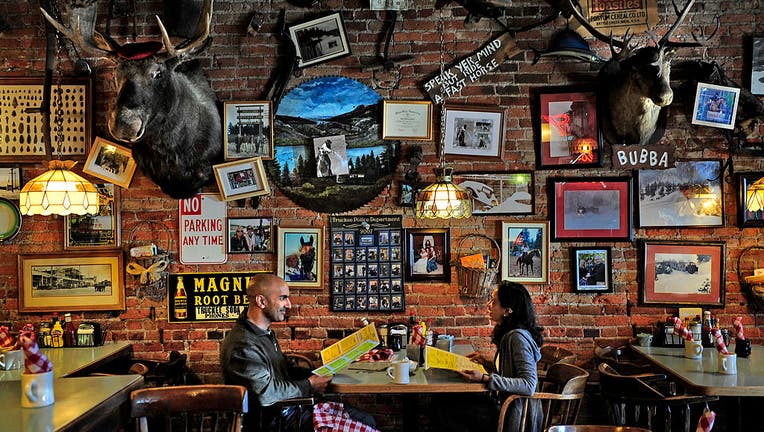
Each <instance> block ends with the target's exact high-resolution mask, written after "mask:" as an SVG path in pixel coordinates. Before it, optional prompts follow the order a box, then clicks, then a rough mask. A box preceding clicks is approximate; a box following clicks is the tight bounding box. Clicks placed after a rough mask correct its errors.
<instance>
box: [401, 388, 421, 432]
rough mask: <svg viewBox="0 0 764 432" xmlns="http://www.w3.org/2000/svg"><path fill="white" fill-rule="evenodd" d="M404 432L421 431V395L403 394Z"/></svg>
mask: <svg viewBox="0 0 764 432" xmlns="http://www.w3.org/2000/svg"><path fill="white" fill-rule="evenodd" d="M403 430H404V432H417V431H418V430H419V395H418V394H415V393H404V394H403Z"/></svg>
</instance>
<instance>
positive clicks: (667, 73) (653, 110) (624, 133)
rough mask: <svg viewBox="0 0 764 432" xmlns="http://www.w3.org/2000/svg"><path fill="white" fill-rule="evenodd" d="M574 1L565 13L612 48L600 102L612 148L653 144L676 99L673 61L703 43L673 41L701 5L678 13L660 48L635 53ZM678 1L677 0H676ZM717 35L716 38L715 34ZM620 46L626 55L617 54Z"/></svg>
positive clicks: (601, 74) (657, 44)
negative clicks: (681, 49) (680, 52)
mask: <svg viewBox="0 0 764 432" xmlns="http://www.w3.org/2000/svg"><path fill="white" fill-rule="evenodd" d="M573 1H574V0H567V3H568V5H567V6H568V7H566V8H565V11H564V12H565V13H568V12H569V13H570V14H571V15H573V16H574V17H575V18H576V19H577V20H578V21H579V22H580V23H581V25H583V26H584V28H586V29H587V30H588V31H589V33H591V34H592V35H593V36H594V37H596V38H597V39H599V40H602V41H604V42H607V43H608V44H609V46H610V52H611V54H612V57H611V59H610V60H609V61H608V62H607V63H605V64H604V65H603V66H602V68H601V69H600V72H599V88H600V92H599V93H600V96H599V100H600V103H601V107H602V109H601V110H600V111H601V112H602V113H603V114H602V117H603V120H604V121H603V125H602V126H603V134H604V135H605V138H606V139H607V140H608V141H609V142H610V143H611V144H642V145H646V144H653V143H655V142H657V141H658V140H659V139H660V138H661V136H662V135H663V125H665V110H664V108H665V107H667V106H669V105H670V104H671V102H672V101H673V99H674V94H673V92H672V90H671V86H670V82H669V80H670V79H671V59H672V58H673V57H674V53H675V52H676V49H677V48H679V47H698V46H701V44H700V43H699V42H697V41H696V42H676V41H671V40H670V38H671V37H672V36H673V35H674V32H675V31H676V29H677V28H678V27H679V25H680V24H681V23H682V21H684V19H685V18H686V17H687V14H688V13H689V11H690V8H692V6H693V4H694V3H695V0H689V1H688V2H687V3H686V4H685V5H684V8H682V10H681V11H679V8H678V7H677V6H676V4H674V9H675V10H676V12H677V15H678V17H677V19H676V21H674V23H673V24H672V25H671V27H670V28H669V30H668V31H667V32H666V34H664V35H663V37H662V38H661V39H660V40H658V41H656V40H655V38H654V37H653V36H652V34H651V35H650V37H651V38H652V40H653V42H654V43H655V45H654V46H643V47H639V48H636V49H634V48H633V47H631V46H630V41H631V39H632V37H633V34H632V35H631V36H629V35H628V34H627V35H624V38H623V40H615V39H613V38H612V37H608V36H605V35H604V34H602V33H601V32H599V31H598V30H597V29H595V28H594V27H593V26H592V25H591V24H590V23H589V22H588V21H587V20H586V18H584V17H583V16H582V14H581V13H580V12H579V10H578V8H577V7H576V5H574V4H573ZM672 1H673V0H672ZM711 36H713V35H711ZM616 47H617V48H620V51H616Z"/></svg>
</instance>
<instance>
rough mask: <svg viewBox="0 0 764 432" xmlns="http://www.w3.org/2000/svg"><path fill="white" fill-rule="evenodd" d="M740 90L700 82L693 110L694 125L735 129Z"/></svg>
mask: <svg viewBox="0 0 764 432" xmlns="http://www.w3.org/2000/svg"><path fill="white" fill-rule="evenodd" d="M739 99H740V89H739V88H735V87H726V86H720V85H716V84H709V83H704V82H699V83H698V87H697V89H696V91H695V105H694V106H693V108H692V124H694V125H701V126H710V127H716V128H721V129H730V130H732V129H735V118H736V116H737V104H738V101H739Z"/></svg>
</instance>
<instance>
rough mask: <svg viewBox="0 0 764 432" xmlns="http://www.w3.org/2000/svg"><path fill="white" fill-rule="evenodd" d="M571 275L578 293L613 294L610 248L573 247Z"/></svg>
mask: <svg viewBox="0 0 764 432" xmlns="http://www.w3.org/2000/svg"><path fill="white" fill-rule="evenodd" d="M570 264H571V269H570V274H571V275H573V287H574V288H575V291H576V292H577V293H603V292H613V285H612V281H611V275H612V271H611V268H610V247H609V246H604V247H603V246H593V247H578V246H576V247H571V248H570Z"/></svg>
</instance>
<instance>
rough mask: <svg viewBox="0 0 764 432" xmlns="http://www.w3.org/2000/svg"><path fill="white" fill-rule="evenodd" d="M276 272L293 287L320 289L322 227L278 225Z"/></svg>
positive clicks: (322, 265)
mask: <svg viewBox="0 0 764 432" xmlns="http://www.w3.org/2000/svg"><path fill="white" fill-rule="evenodd" d="M277 236H278V237H277V240H276V262H277V266H276V274H277V275H278V276H280V277H282V278H284V280H285V281H286V283H287V285H289V286H290V287H293V288H314V289H321V288H322V286H321V285H322V283H323V280H324V274H323V268H324V255H323V249H324V248H323V244H324V239H323V235H322V229H321V228H307V227H306V228H284V227H278V229H277Z"/></svg>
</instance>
